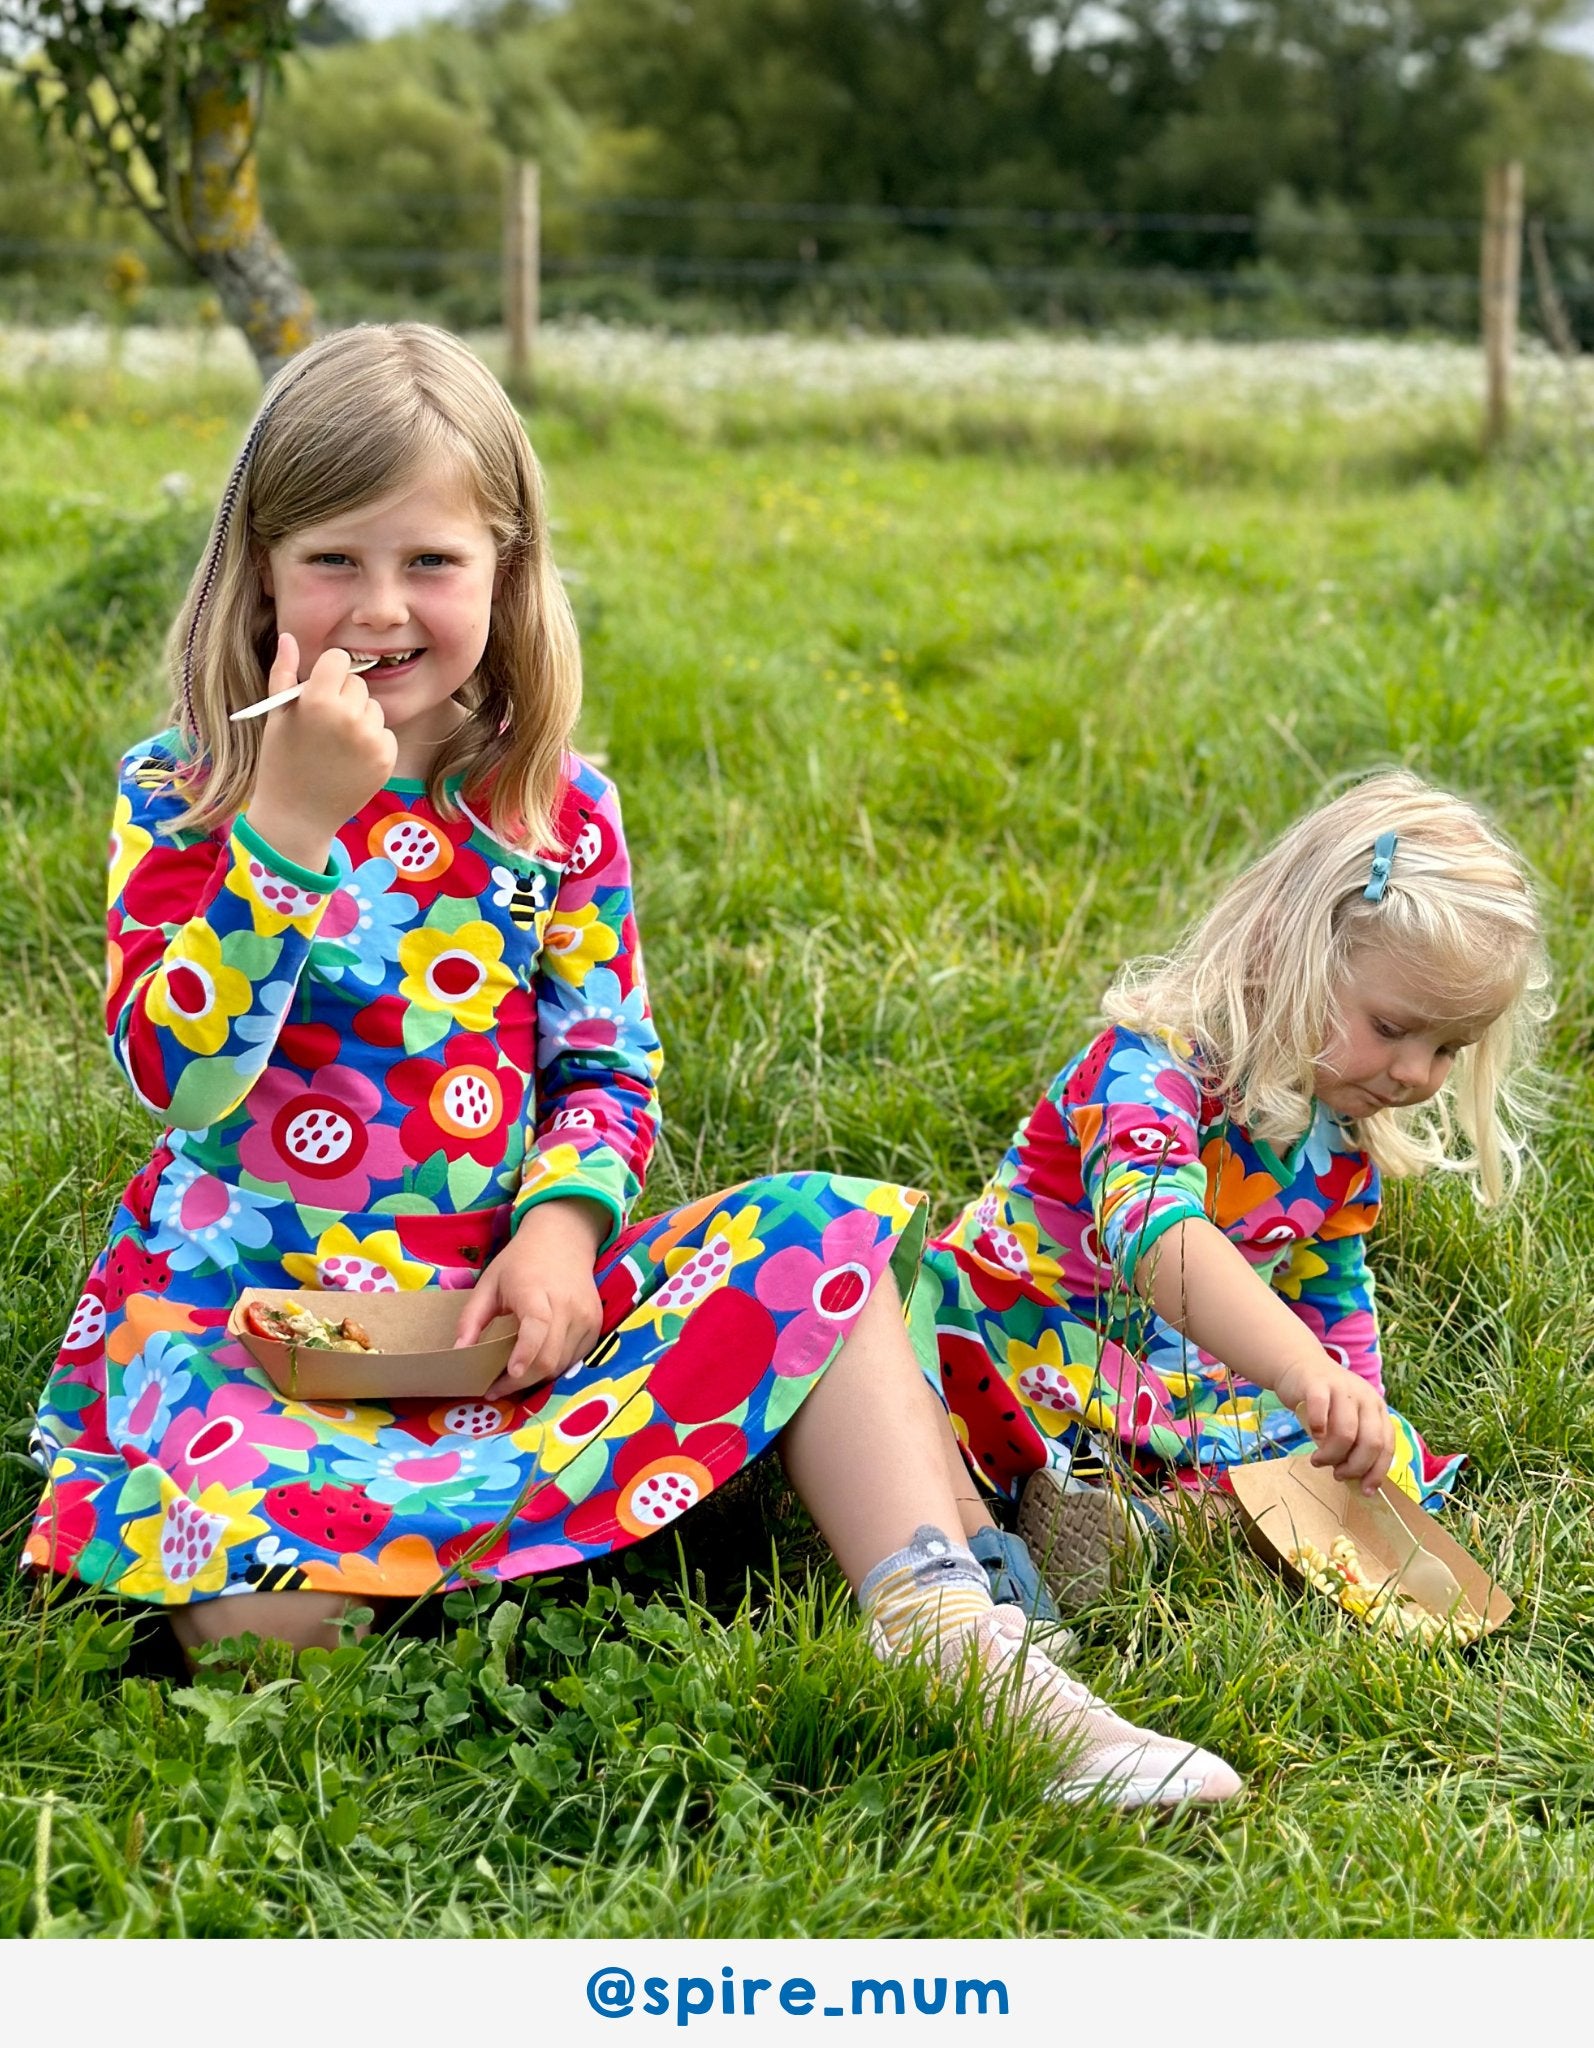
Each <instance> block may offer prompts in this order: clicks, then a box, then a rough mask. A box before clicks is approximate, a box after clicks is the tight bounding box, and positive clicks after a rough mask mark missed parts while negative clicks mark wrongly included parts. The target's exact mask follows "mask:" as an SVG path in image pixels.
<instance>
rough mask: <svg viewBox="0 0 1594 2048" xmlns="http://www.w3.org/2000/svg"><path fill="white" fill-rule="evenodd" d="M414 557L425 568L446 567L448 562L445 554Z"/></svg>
mask: <svg viewBox="0 0 1594 2048" xmlns="http://www.w3.org/2000/svg"><path fill="white" fill-rule="evenodd" d="M415 559H416V561H417V562H419V563H421V564H422V565H423V566H424V567H426V568H443V569H446V568H447V567H448V564H449V557H448V556H447V555H417V556H416V557H415Z"/></svg>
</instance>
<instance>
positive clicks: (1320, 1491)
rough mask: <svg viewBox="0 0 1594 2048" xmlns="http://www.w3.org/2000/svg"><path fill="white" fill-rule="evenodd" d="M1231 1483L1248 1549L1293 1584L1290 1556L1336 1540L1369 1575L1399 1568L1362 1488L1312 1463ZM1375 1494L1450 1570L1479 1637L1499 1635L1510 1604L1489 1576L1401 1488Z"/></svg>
mask: <svg viewBox="0 0 1594 2048" xmlns="http://www.w3.org/2000/svg"><path fill="white" fill-rule="evenodd" d="M1229 1477H1230V1480H1231V1482H1232V1484H1233V1487H1234V1497H1235V1499H1236V1500H1237V1501H1238V1502H1239V1504H1240V1515H1241V1519H1242V1520H1243V1521H1244V1524H1245V1532H1246V1534H1247V1535H1248V1536H1249V1537H1250V1539H1251V1546H1252V1548H1253V1549H1254V1550H1256V1551H1257V1552H1258V1554H1259V1555H1260V1556H1262V1557H1264V1558H1266V1559H1267V1561H1268V1563H1269V1564H1273V1565H1277V1566H1278V1567H1279V1568H1280V1569H1281V1570H1282V1571H1284V1572H1285V1573H1286V1574H1287V1575H1288V1576H1289V1577H1290V1578H1292V1579H1294V1580H1296V1581H1297V1582H1298V1583H1299V1582H1301V1575H1300V1573H1299V1572H1298V1571H1297V1570H1296V1568H1295V1566H1294V1565H1292V1564H1291V1563H1290V1561H1289V1553H1290V1552H1291V1550H1293V1549H1294V1548H1295V1547H1296V1546H1297V1545H1298V1544H1301V1543H1313V1544H1315V1545H1316V1546H1317V1548H1318V1549H1319V1550H1321V1551H1322V1552H1323V1553H1324V1555H1325V1556H1326V1555H1327V1553H1328V1550H1329V1546H1330V1545H1331V1544H1332V1543H1333V1541H1334V1538H1335V1537H1336V1536H1349V1537H1350V1539H1351V1541H1352V1542H1353V1543H1354V1544H1355V1545H1356V1547H1357V1549H1358V1550H1359V1551H1360V1552H1361V1555H1362V1561H1363V1563H1364V1564H1365V1565H1366V1566H1367V1568H1368V1571H1369V1574H1370V1575H1371V1574H1374V1573H1375V1571H1376V1567H1377V1566H1379V1565H1382V1566H1383V1567H1384V1569H1385V1571H1387V1572H1393V1571H1395V1570H1396V1569H1397V1568H1398V1566H1399V1564H1400V1562H1401V1560H1400V1559H1399V1558H1397V1557H1395V1556H1393V1555H1392V1554H1391V1552H1390V1549H1389V1546H1388V1543H1387V1541H1386V1539H1385V1537H1384V1536H1383V1534H1382V1532H1381V1531H1380V1529H1379V1527H1378V1524H1377V1522H1376V1521H1375V1520H1374V1519H1373V1517H1372V1516H1371V1515H1370V1514H1369V1513H1368V1510H1367V1507H1366V1505H1365V1503H1364V1501H1363V1498H1362V1495H1361V1492H1360V1491H1359V1489H1354V1488H1352V1487H1349V1486H1347V1485H1345V1484H1344V1483H1343V1481H1341V1480H1338V1479H1336V1478H1335V1477H1334V1475H1333V1473H1332V1472H1330V1471H1328V1470H1327V1469H1326V1467H1324V1466H1321V1465H1314V1464H1313V1463H1312V1461H1311V1459H1310V1458H1309V1457H1305V1456H1300V1457H1292V1458H1268V1459H1266V1460H1259V1461H1258V1462H1257V1463H1255V1464H1246V1465H1238V1466H1236V1467H1235V1468H1234V1469H1233V1471H1232V1472H1231V1473H1230V1475H1229ZM1379 1492H1380V1493H1381V1494H1382V1495H1383V1497H1384V1499H1385V1500H1386V1501H1387V1502H1388V1503H1389V1505H1390V1507H1391V1508H1392V1509H1393V1510H1394V1512H1395V1513H1396V1514H1397V1515H1398V1516H1399V1517H1400V1519H1401V1521H1402V1522H1404V1523H1405V1525H1406V1527H1407V1528H1408V1529H1409V1530H1410V1531H1411V1533H1412V1534H1413V1536H1416V1537H1418V1538H1420V1539H1421V1542H1422V1545H1423V1548H1424V1549H1425V1550H1428V1551H1430V1552H1431V1553H1432V1554H1433V1556H1435V1557H1437V1558H1438V1559H1439V1561H1440V1563H1441V1564H1446V1565H1448V1566H1449V1567H1450V1569H1451V1571H1452V1572H1453V1573H1454V1574H1455V1578H1456V1582H1457V1584H1458V1585H1459V1586H1460V1588H1461V1591H1462V1596H1463V1598H1464V1599H1465V1601H1466V1603H1467V1605H1468V1606H1469V1607H1470V1608H1471V1609H1472V1611H1473V1613H1474V1614H1476V1615H1478V1616H1480V1617H1481V1619H1482V1621H1483V1632H1484V1634H1485V1635H1487V1634H1489V1633H1490V1632H1491V1631H1492V1630H1494V1629H1497V1628H1498V1627H1499V1626H1500V1624H1501V1623H1502V1622H1503V1621H1504V1620H1505V1619H1506V1618H1507V1616H1508V1615H1509V1614H1510V1612H1511V1602H1510V1600H1509V1599H1508V1598H1507V1597H1506V1595H1505V1593H1504V1592H1503V1591H1502V1590H1501V1588H1500V1587H1499V1586H1498V1585H1497V1584H1496V1582H1495V1580H1494V1578H1493V1577H1492V1576H1491V1575H1490V1573H1489V1572H1487V1571H1486V1570H1485V1569H1484V1567H1483V1566H1482V1565H1481V1564H1479V1563H1478V1561H1477V1560H1476V1558H1474V1557H1472V1556H1471V1555H1469V1553H1468V1552H1467V1551H1465V1550H1463V1549H1462V1547H1461V1545H1460V1544H1459V1543H1458V1542H1457V1541H1456V1539H1455V1538H1454V1537H1453V1536H1452V1535H1451V1534H1450V1532H1449V1531H1448V1530H1447V1529H1446V1528H1445V1527H1444V1525H1443V1524H1442V1523H1440V1522H1438V1521H1436V1520H1435V1519H1434V1517H1433V1516H1432V1515H1430V1514H1426V1513H1425V1512H1424V1511H1423V1510H1422V1509H1421V1508H1420V1507H1418V1506H1417V1504H1416V1502H1415V1501H1413V1500H1410V1499H1408V1498H1407V1496H1406V1495H1405V1494H1403V1493H1402V1492H1401V1490H1400V1488H1399V1487H1398V1486H1394V1485H1392V1484H1391V1483H1390V1482H1389V1480H1387V1479H1386V1480H1385V1481H1384V1483H1383V1485H1382V1486H1381V1487H1380V1488H1379Z"/></svg>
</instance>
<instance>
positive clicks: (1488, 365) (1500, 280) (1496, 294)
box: [1480, 163, 1522, 448]
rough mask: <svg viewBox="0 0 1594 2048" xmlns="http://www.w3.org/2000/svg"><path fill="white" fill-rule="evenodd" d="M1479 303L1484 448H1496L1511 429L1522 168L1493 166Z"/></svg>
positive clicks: (1519, 283) (1485, 197)
mask: <svg viewBox="0 0 1594 2048" xmlns="http://www.w3.org/2000/svg"><path fill="white" fill-rule="evenodd" d="M1482 258H1483V260H1482V274H1481V279H1480V283H1481V288H1482V289H1481V301H1482V311H1483V362H1484V376H1485V385H1486V392H1485V401H1484V416H1483V444H1484V446H1485V447H1486V448H1495V447H1498V446H1499V444H1500V442H1501V441H1502V440H1503V439H1504V438H1505V434H1506V429H1507V428H1508V427H1509V425H1510V423H1511V364H1512V359H1513V357H1514V356H1515V354H1516V343H1517V301H1518V298H1519V296H1520V293H1521V286H1522V166H1521V165H1520V164H1519V163H1509V164H1492V165H1491V166H1490V168H1489V171H1488V173H1487V175H1486V176H1485V179H1484V186H1483V251H1482Z"/></svg>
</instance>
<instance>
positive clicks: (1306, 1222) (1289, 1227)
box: [1240, 1201, 1323, 1266]
mask: <svg viewBox="0 0 1594 2048" xmlns="http://www.w3.org/2000/svg"><path fill="white" fill-rule="evenodd" d="M1322 1220H1323V1209H1322V1204H1321V1203H1319V1202H1309V1201H1297V1202H1288V1203H1285V1202H1278V1201H1272V1202H1260V1203H1258V1205H1257V1206H1256V1208H1254V1209H1253V1210H1251V1211H1250V1213H1249V1214H1248V1215H1247V1217H1246V1219H1245V1236H1244V1238H1243V1239H1242V1240H1241V1242H1240V1250H1241V1251H1242V1252H1243V1253H1244V1254H1245V1256H1246V1257H1247V1258H1248V1259H1249V1260H1250V1262H1251V1264H1252V1265H1253V1266H1267V1265H1272V1264H1273V1263H1274V1262H1275V1261H1276V1260H1277V1258H1278V1256H1279V1254H1280V1252H1286V1253H1287V1252H1289V1251H1290V1250H1292V1249H1293V1248H1294V1246H1296V1245H1298V1244H1299V1243H1300V1241H1301V1240H1302V1238H1305V1237H1311V1236H1312V1235H1313V1233H1314V1232H1315V1231H1316V1230H1317V1228H1318V1226H1319V1225H1320V1224H1321V1223H1322Z"/></svg>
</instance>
